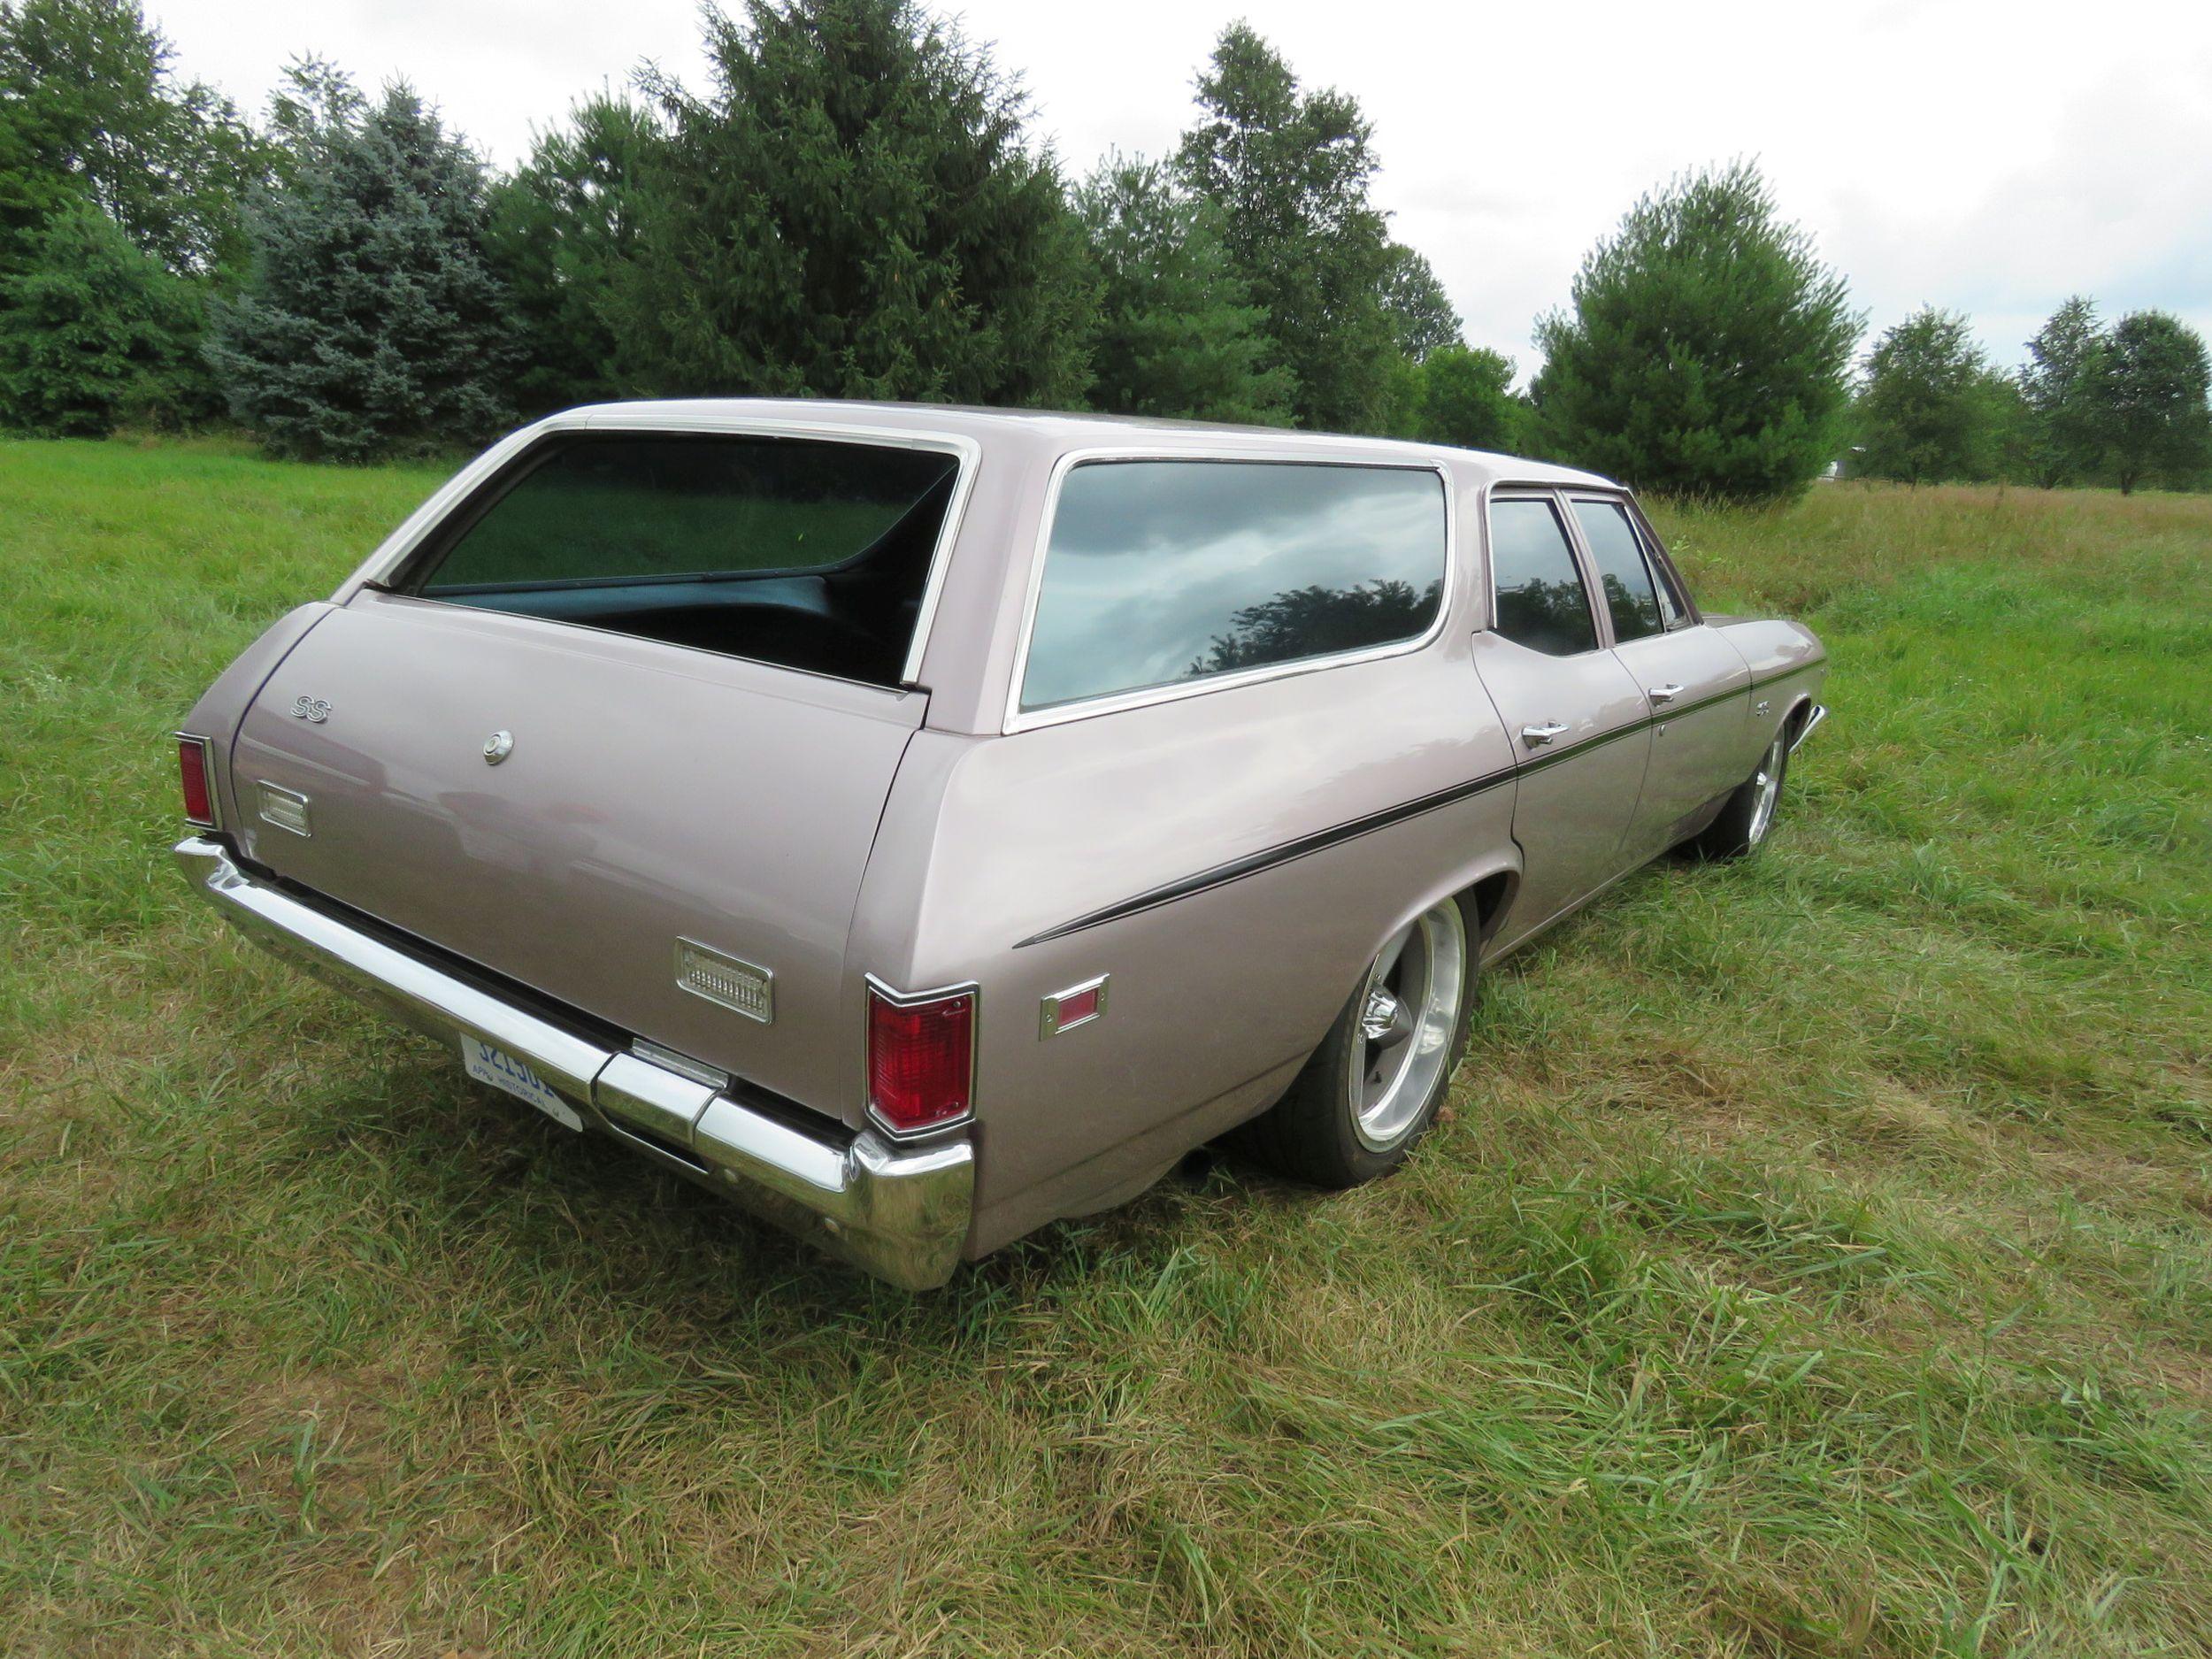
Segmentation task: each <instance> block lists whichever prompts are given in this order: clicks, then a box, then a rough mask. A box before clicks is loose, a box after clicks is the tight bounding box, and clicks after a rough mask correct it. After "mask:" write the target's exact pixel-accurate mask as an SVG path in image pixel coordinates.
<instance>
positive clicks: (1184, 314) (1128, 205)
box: [1076, 157, 1290, 422]
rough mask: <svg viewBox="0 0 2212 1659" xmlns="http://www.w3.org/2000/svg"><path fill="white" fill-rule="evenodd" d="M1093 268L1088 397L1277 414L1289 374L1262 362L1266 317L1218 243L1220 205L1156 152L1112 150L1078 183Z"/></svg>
mask: <svg viewBox="0 0 2212 1659" xmlns="http://www.w3.org/2000/svg"><path fill="white" fill-rule="evenodd" d="M1076 208H1077V211H1078V212H1079V213H1080V215H1081V216H1082V219H1083V223H1084V228H1085V229H1086V230H1087V232H1088V234H1089V236H1090V242H1091V254H1092V257H1093V258H1094V259H1095V260H1096V262H1097V265H1098V269H1099V274H1100V279H1101V286H1100V292H1099V304H1098V317H1099V323H1098V333H1097V334H1096V335H1095V336H1094V340H1093V342H1092V348H1091V366H1092V370H1093V373H1094V375H1095V377H1096V378H1095V379H1094V381H1093V382H1092V386H1091V393H1090V399H1089V402H1090V404H1091V406H1092V407H1093V408H1094V409H1101V410H1104V411H1108V412H1109V413H1112V414H1122V415H1167V416H1180V417H1185V418H1188V419H1197V420H1232V421H1261V422H1266V421H1279V420H1282V419H1286V418H1287V416H1288V412H1289V410H1288V402H1289V400H1288V391H1289V385H1290V376H1289V374H1288V373H1287V372H1286V371H1285V370H1283V369H1280V368H1275V369H1263V368H1262V367H1261V366H1260V361H1261V357H1262V354H1263V352H1264V351H1265V349H1266V341H1265V338H1264V336H1263V335H1262V334H1260V332H1259V329H1260V326H1261V325H1262V324H1263V322H1264V320H1265V319H1264V318H1263V316H1262V314H1261V313H1260V312H1259V311H1257V310H1256V309H1255V308H1254V307H1252V306H1250V305H1248V304H1247V303H1245V292H1244V284H1243V283H1242V281H1241V280H1239V278H1238V277H1237V275H1236V273H1234V272H1233V270H1232V269H1231V268H1230V265H1229V256H1228V252H1227V250H1226V249H1225V248H1224V247H1223V245H1222V240H1221V230H1220V225H1219V222H1218V220H1219V211H1218V210H1217V209H1216V208H1215V207H1214V206H1213V205H1212V204H1210V203H1205V202H1201V201H1197V200H1195V199H1194V198H1192V197H1191V196H1188V195H1187V194H1185V193H1184V192H1182V191H1180V190H1178V189H1177V188H1176V187H1175V182H1174V180H1172V179H1171V177H1170V176H1169V175H1168V173H1167V172H1166V170H1165V169H1164V168H1163V167H1161V166H1160V165H1159V164H1157V163H1156V162H1148V161H1144V160H1141V159H1140V160H1134V161H1125V160H1123V159H1121V158H1120V157H1110V158H1109V159H1108V160H1107V161H1106V162H1104V163H1103V164H1102V165H1100V167H1099V169H1098V171H1097V172H1096V173H1094V174H1093V175H1092V176H1091V177H1090V179H1089V180H1087V181H1086V182H1085V184H1084V185H1083V188H1081V189H1080V190H1079V192H1078V193H1077V196H1076Z"/></svg>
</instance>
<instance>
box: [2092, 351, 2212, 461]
mask: <svg viewBox="0 0 2212 1659" xmlns="http://www.w3.org/2000/svg"><path fill="white" fill-rule="evenodd" d="M2095 385H2096V396H2095V402H2096V407H2097V411H2098V426H2099V429H2100V432H2101V435H2102V437H2103V439H2104V441H2105V444H2106V455H2107V457H2108V463H2109V465H2110V467H2111V470H2112V475H2113V478H2114V479H2115V480H2116V482H2117V483H2118V484H2119V486H2120V493H2121V494H2122V495H2127V494H2130V493H2131V492H2132V491H2133V489H2134V488H2135V487H2136V486H2137V485H2138V484H2139V483H2141V482H2142V481H2143V480H2145V479H2146V478H2152V477H2163V478H2164V479H2165V480H2166V481H2167V482H2168V483H2169V484H2173V485H2177V486H2185V485H2188V484H2191V483H2193V482H2194V481H2196V479H2197V477H2198V475H2199V474H2200V473H2201V472H2203V471H2204V469H2205V467H2206V465H2207V464H2208V462H2212V414H2208V411H2207V408H2206V397H2207V389H2208V387H2212V365H2208V363H2207V361H2206V357H2205V350H2204V342H2203V340H2202V339H2200V337H2199V336H2198V334H2197V333H2196V331H2195V330H2194V329H2193V328H2191V327H2189V326H2187V325H2186V324H2185V323H2184V322H2182V321H2181V320H2180V319H2178V318H2175V317H2170V316H2168V315H2167V314H2166V313H2165V312H2164V311H2132V312H2130V313H2129V314H2128V315H2127V316H2125V317H2123V318H2122V319H2120V320H2119V321H2118V322H2116V323H2115V324H2114V325H2113V326H2112V333H2111V334H2110V336H2109V337H2108V341H2107V342H2106V345H2105V349H2104V350H2103V351H2102V352H2101V354H2100V356H2099V359H2098V370H2097V378H2096V382H2095Z"/></svg>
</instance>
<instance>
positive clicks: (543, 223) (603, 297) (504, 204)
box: [487, 97, 664, 415]
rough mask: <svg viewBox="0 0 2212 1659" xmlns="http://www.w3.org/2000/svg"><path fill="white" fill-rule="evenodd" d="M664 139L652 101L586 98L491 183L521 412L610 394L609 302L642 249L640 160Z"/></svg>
mask: <svg viewBox="0 0 2212 1659" xmlns="http://www.w3.org/2000/svg"><path fill="white" fill-rule="evenodd" d="M663 142H664V135H663V134H662V133H661V131H660V128H659V127H658V126H657V123H656V122H655V121H654V119H653V117H652V115H651V113H650V112H649V111H646V110H642V109H641V108H639V107H638V106H637V105H636V104H631V103H628V102H626V101H625V100H622V99H618V98H604V97H603V98H593V99H590V100H588V102H586V103H584V104H580V105H579V106H578V107H577V109H576V110H575V111H574V112H573V113H572V115H571V117H570V118H569V119H568V121H567V123H566V124H565V126H563V127H559V128H557V129H556V130H554V131H553V132H550V133H548V134H544V135H543V136H542V137H541V138H540V139H539V140H538V142H537V144H536V146H535V148H534V150H532V152H531V156H530V159H529V160H528V161H527V162H526V163H525V164H524V165H523V166H522V168H521V169H520V170H519V171H518V173H516V174H515V175H514V176H513V177H512V178H511V179H503V180H500V181H499V183H497V184H496V185H495V186H494V187H493V188H492V195H491V223H490V229H489V232H488V244H487V246H488V253H489V255H490V257H491V260H492V264H493V267H494V269H495V271H496V273H497V274H498V275H499V277H500V279H501V280H502V281H503V282H504V283H505V285H506V287H507V290H508V293H509V294H510V296H511V298H512V303H513V309H514V314H515V319H516V323H517V326H518V330H519V336H518V338H519V344H520V348H521V350H522V353H523V360H524V366H523V369H522V371H521V373H519V374H518V376H517V377H516V380H515V402H516V403H517V404H518V406H519V408H520V409H521V411H522V412H523V413H525V414H526V415H540V414H545V413H549V412H550V411H553V410H556V409H562V408H565V407H567V406H569V405H571V404H573V403H595V402H597V401H599V400H601V399H603V398H608V397H612V396H616V395H617V393H618V386H619V381H618V369H617V362H616V359H617V346H616V341H615V334H614V326H613V323H612V321H611V303H612V299H613V296H614V288H615V284H616V281H617V279H618V274H619V273H620V272H621V270H622V269H623V267H624V266H626V265H627V264H628V263H629V261H630V260H631V258H632V257H634V255H635V253H636V250H637V241H638V226H639V222H640V219H641V215H642V212H643V207H644V204H643V193H644V189H645V185H644V173H645V170H646V168H647V166H648V165H649V163H650V161H651V160H652V158H653V157H654V156H655V155H656V154H657V151H658V150H659V148H660V146H661V145H662V144H663Z"/></svg>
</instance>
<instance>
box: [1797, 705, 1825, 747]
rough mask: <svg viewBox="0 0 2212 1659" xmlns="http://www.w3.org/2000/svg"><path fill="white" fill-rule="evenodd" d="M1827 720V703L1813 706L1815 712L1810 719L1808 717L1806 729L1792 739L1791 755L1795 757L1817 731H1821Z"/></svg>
mask: <svg viewBox="0 0 2212 1659" xmlns="http://www.w3.org/2000/svg"><path fill="white" fill-rule="evenodd" d="M1826 718H1828V705H1827V704H1826V703H1815V704H1813V711H1812V713H1811V714H1810V715H1809V717H1807V718H1806V721H1805V729H1804V730H1803V731H1801V732H1800V733H1798V734H1797V735H1796V736H1795V737H1793V738H1792V739H1790V753H1791V754H1793V755H1794V754H1795V753H1797V751H1798V750H1799V749H1802V748H1804V747H1805V740H1806V739H1807V738H1809V737H1810V736H1811V735H1812V734H1813V733H1815V732H1816V731H1817V730H1819V728H1820V723H1821V722H1822V721H1823V720H1824V719H1826Z"/></svg>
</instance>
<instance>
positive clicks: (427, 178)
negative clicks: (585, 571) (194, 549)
mask: <svg viewBox="0 0 2212 1659" xmlns="http://www.w3.org/2000/svg"><path fill="white" fill-rule="evenodd" d="M292 87H293V90H292V92H291V94H290V95H289V96H288V97H286V98H285V99H283V100H280V103H279V104H278V108H277V127H278V130H279V132H280V135H281V137H282V141H283V142H284V145H285V148H286V151H287V153H286V156H285V158H284V163H283V167H282V171H283V173H284V174H285V176H286V178H287V179H288V183H287V186H286V188H284V189H283V190H282V191H280V192H275V193H270V194H266V195H264V196H262V197H260V198H259V199H258V200H257V203H256V204H255V206H254V209H253V211H252V214H251V219H250V226H251V230H252V236H253V243H254V262H253V274H252V279H251V281H250V284H249V285H248V287H247V288H246V291H245V292H244V293H243V294H242V295H241V296H239V297H237V298H236V299H234V300H229V301H224V302H219V303H217V305H216V307H215V329H214V337H213V339H212V340H211V342H210V344H209V347H208V357H209V360H210V361H211V363H213V365H215V367H216V370H217V372H218V373H219V375H220V376H221V378H222V380H223V385H224V390H225V392H226V394H227V396H228V398H229V400H230V406H231V410H232V412H233V413H234V414H235V415H236V416H237V417H238V418H239V419H242V420H244V421H246V422H248V423H249V424H250V425H252V426H255V427H256V428H257V429H258V430H259V432H260V433H261V434H262V436H263V438H264V440H265V442H266V443H267V444H268V445H269V447H270V448H271V449H273V450H275V451H277V452H279V453H280V454H287V455H299V456H311V457H328V458H331V459H334V460H348V461H358V460H367V459H372V458H373V457H378V456H380V455H384V454H388V453H389V452H391V451H393V450H395V449H418V450H420V449H435V448H440V447H444V446H448V445H473V444H477V443H480V442H483V441H484V440H485V439H486V438H487V437H488V436H490V435H491V434H493V433H494V432H495V431H497V430H498V429H499V428H500V427H501V426H504V425H506V424H508V423H509V422H510V421H511V419H512V413H511V408H510V406H509V403H508V400H507V388H508V385H509V381H510V379H511V372H512V370H513V367H514V365H515V361H516V356H517V353H516V350H515V347H514V344H513V326H512V324H511V320H510V319H509V317H508V315H507V312H506V309H505V296H504V295H503V292H502V290H501V288H500V287H499V284H498V282H497V280H495V278H494V276H493V275H492V273H491V271H490V269H489V267H488V265H487V263H486V260H485V257H484V247H483V244H484V237H485V232H486V220H487V212H486V204H485V181H484V169H483V164H482V162H481V161H480V159H479V158H478V157H477V156H476V155H475V153H474V152H473V151H472V150H469V149H468V148H467V146H466V145H465V143H463V142H461V141H460V140H458V139H457V138H453V137H449V136H448V135H447V134H446V133H445V132H444V131H443V129H442V127H441V126H440V124H439V121H438V119H437V117H436V116H435V115H434V113H432V112H430V111H426V109H425V108H424V107H423V105H422V103H421V101H420V100H419V98H417V97H416V96H415V95H414V93H413V92H411V91H410V90H409V89H408V88H405V87H403V86H393V87H390V88H387V89H386V91H385V93H384V95H383V96H382V98H381V99H380V100H379V101H378V102H376V103H375V104H367V103H365V102H364V101H363V100H362V99H361V98H360V96H358V95H357V94H356V93H355V92H354V91H353V89H352V88H351V87H350V86H349V85H348V84H347V83H346V81H344V78H343V77H342V76H339V75H336V74H335V73H333V72H331V71H329V70H328V69H327V68H326V67H325V66H323V65H314V64H309V65H301V66H299V67H298V68H297V69H296V72H295V73H294V75H293V77H292Z"/></svg>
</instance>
